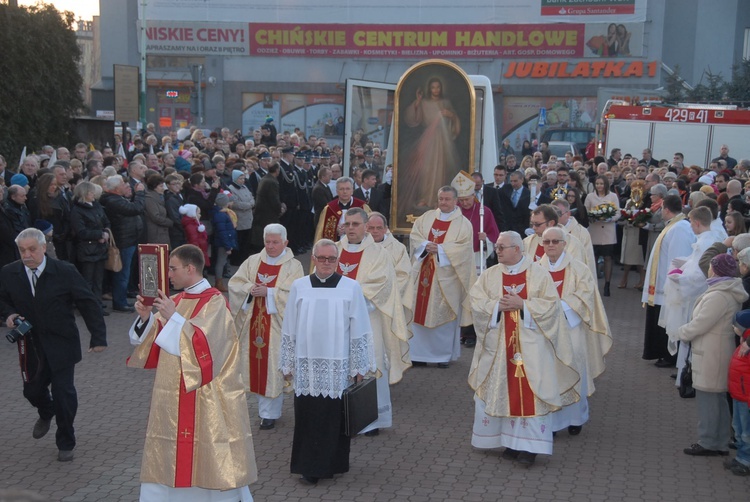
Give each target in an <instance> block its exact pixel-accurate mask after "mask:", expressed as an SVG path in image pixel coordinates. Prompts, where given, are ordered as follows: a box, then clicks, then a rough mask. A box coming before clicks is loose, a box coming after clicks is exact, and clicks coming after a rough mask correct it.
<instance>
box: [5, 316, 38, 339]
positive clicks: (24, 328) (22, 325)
mask: <svg viewBox="0 0 750 502" xmlns="http://www.w3.org/2000/svg"><path fill="white" fill-rule="evenodd" d="M13 324H15V325H16V327H15V328H13V329H12V330H10V331H9V332H8V333H6V335H5V338H6V339H7V340H8V341H9V342H10V343H18V340H20V339H21V337H22V336H23V335H25V334H26V333H28V332H29V331H31V328H32V326H31V323H30V322H29V321H27V320H25V319H19V318H18V317H16V318H15V319H13Z"/></svg>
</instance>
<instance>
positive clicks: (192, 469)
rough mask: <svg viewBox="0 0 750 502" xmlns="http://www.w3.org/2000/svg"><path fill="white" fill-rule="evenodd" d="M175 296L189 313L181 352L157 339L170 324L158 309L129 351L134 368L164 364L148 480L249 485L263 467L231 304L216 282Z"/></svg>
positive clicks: (149, 441)
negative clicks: (257, 455)
mask: <svg viewBox="0 0 750 502" xmlns="http://www.w3.org/2000/svg"><path fill="white" fill-rule="evenodd" d="M173 299H174V301H175V303H176V304H177V313H178V314H180V315H181V316H182V317H183V318H185V319H186V322H185V324H184V325H183V326H182V331H181V332H180V341H179V348H180V355H179V357H178V356H173V355H171V354H169V353H168V352H167V351H165V350H162V349H161V348H160V347H159V346H158V345H157V344H156V343H154V341H155V339H156V337H157V335H158V334H159V333H160V332H161V330H162V329H163V328H164V326H165V324H166V321H165V320H164V318H162V317H161V315H160V314H156V315H155V316H154V323H153V326H152V327H151V329H150V330H149V331H148V332H147V333H144V334H143V336H142V337H141V339H142V340H143V341H142V343H141V344H140V345H138V346H137V347H136V349H135V351H134V352H133V355H132V356H131V357H130V358H129V359H128V366H129V367H131V368H145V369H152V368H156V377H155V379H154V391H153V395H152V399H151V411H150V413H149V418H148V428H147V430H146V444H145V446H144V449H143V463H142V466H141V481H142V482H143V483H158V484H162V485H165V486H168V487H174V488H187V487H200V488H205V489H209V490H229V489H234V488H238V487H243V486H247V485H248V484H250V483H253V482H255V481H256V480H257V478H258V474H257V467H256V464H255V453H254V451H253V439H252V434H251V432H250V417H249V415H248V411H247V400H246V398H245V393H244V386H243V383H242V377H241V375H240V360H239V341H238V340H237V334H236V332H235V329H234V323H233V321H232V316H231V314H230V312H229V307H228V306H227V304H226V301H225V299H224V297H223V296H222V294H221V293H220V292H219V291H218V290H217V289H214V288H209V289H207V290H205V291H204V292H202V293H198V294H189V293H184V292H183V293H180V294H178V295H176V296H175V297H173Z"/></svg>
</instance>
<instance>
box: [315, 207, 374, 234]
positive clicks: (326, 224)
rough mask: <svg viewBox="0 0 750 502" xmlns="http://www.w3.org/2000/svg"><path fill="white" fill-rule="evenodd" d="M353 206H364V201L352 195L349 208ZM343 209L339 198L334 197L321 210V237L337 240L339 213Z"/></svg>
mask: <svg viewBox="0 0 750 502" xmlns="http://www.w3.org/2000/svg"><path fill="white" fill-rule="evenodd" d="M354 207H365V201H363V200H362V199H357V198H356V197H352V201H351V204H350V206H349V209H351V208H354ZM342 214H344V211H343V210H342V209H341V206H340V205H339V199H338V198H335V199H333V200H332V201H331V202H329V203H328V204H326V207H325V210H324V211H323V216H322V217H323V233H322V235H321V236H320V238H321V239H330V240H332V241H334V242H336V241H338V240H339V232H338V228H339V221H341V215H342Z"/></svg>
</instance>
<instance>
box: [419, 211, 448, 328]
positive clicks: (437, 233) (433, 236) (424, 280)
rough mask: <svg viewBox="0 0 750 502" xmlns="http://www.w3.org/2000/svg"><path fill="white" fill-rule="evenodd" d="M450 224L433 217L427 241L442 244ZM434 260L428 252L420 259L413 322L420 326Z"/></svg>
mask: <svg viewBox="0 0 750 502" xmlns="http://www.w3.org/2000/svg"><path fill="white" fill-rule="evenodd" d="M450 226H451V222H450V221H441V220H440V219H439V218H435V221H433V222H432V228H430V234H429V235H428V236H427V240H428V241H429V242H434V243H435V244H442V243H443V241H444V240H445V235H446V234H447V233H448V228H449V227H450ZM435 262H436V258H435V255H434V254H428V255H427V256H426V257H425V259H424V260H422V266H421V268H420V269H419V282H418V284H417V304H416V306H415V308H414V322H415V323H416V324H419V325H422V326H424V323H425V321H426V320H427V319H426V318H427V306H428V305H429V304H430V290H431V289H432V288H431V286H432V280H433V278H434V277H435Z"/></svg>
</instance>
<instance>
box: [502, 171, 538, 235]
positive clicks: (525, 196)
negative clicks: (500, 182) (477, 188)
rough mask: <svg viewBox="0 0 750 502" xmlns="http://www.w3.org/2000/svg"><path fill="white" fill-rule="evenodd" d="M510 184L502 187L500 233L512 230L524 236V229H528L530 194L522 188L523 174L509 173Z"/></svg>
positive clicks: (518, 172) (517, 172)
mask: <svg viewBox="0 0 750 502" xmlns="http://www.w3.org/2000/svg"><path fill="white" fill-rule="evenodd" d="M509 178H510V184H506V185H505V186H503V188H502V189H503V190H504V191H505V195H506V197H503V198H502V199H501V202H502V201H505V207H504V208H503V216H504V222H503V227H501V228H502V231H503V232H505V231H508V230H513V231H514V232H518V233H519V234H520V235H522V236H523V235H526V229H527V228H529V219H530V217H531V213H530V212H529V204H530V203H531V193H530V192H529V189H528V188H526V187H525V186H523V179H524V177H523V173H522V172H521V171H513V172H512V173H510V176H509Z"/></svg>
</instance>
